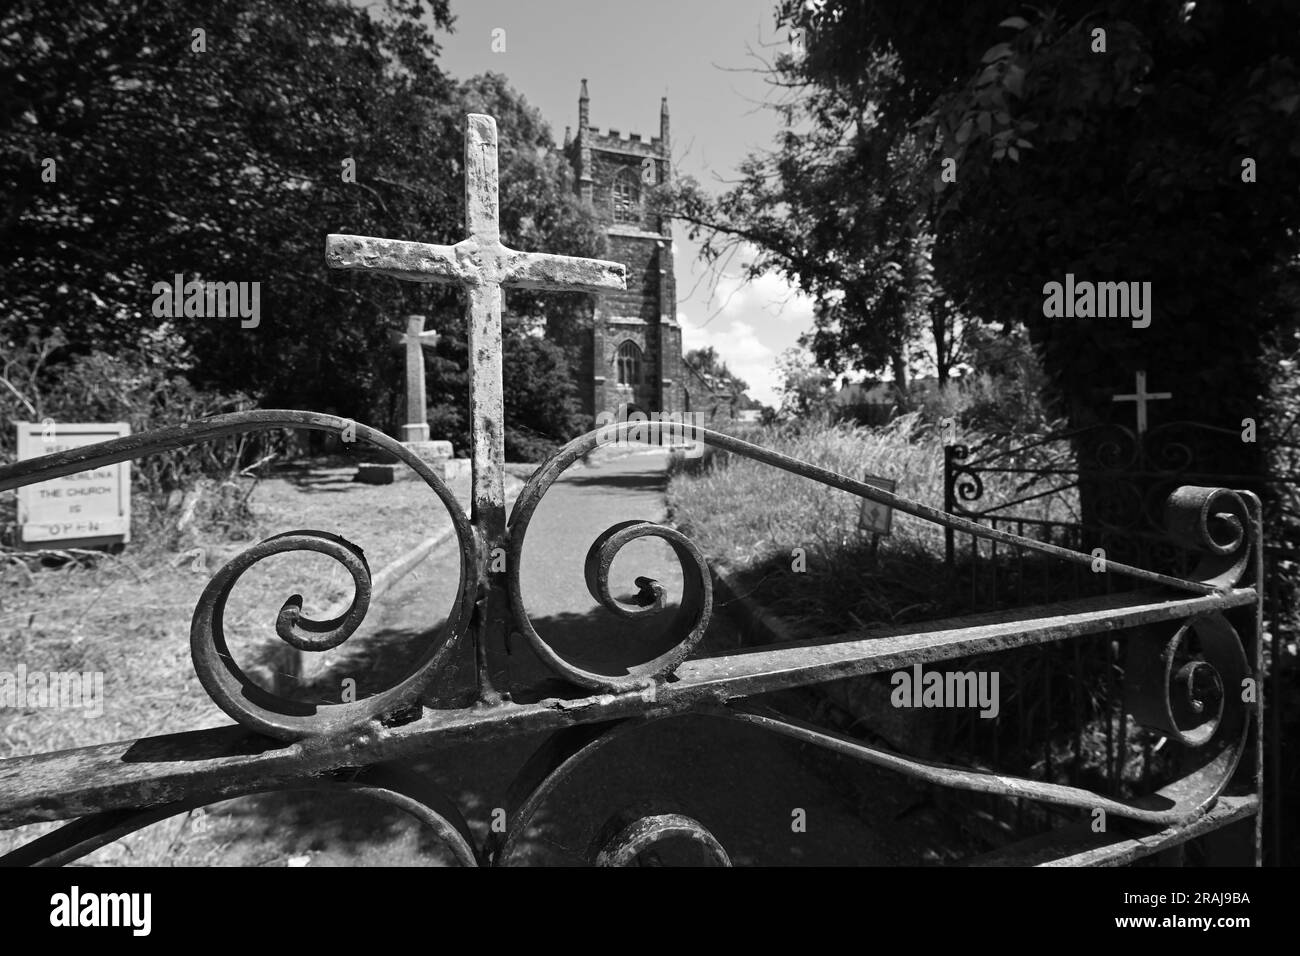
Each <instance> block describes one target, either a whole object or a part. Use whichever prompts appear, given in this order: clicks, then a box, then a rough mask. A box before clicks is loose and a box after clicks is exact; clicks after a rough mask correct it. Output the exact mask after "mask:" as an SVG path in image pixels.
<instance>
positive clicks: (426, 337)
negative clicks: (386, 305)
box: [393, 315, 438, 442]
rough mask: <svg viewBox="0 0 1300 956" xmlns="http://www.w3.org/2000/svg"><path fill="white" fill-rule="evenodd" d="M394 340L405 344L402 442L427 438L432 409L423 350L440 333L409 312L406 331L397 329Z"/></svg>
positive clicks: (421, 440)
mask: <svg viewBox="0 0 1300 956" xmlns="http://www.w3.org/2000/svg"><path fill="white" fill-rule="evenodd" d="M393 342H394V344H396V345H399V346H405V347H406V424H405V425H403V426H402V441H404V442H425V441H428V440H429V410H428V408H427V402H426V400H425V396H424V350H425V349H431V348H433V347H434V346H435V345H437V344H438V333H437V332H434V331H428V332H426V331H425V330H424V316H422V315H408V316H407V317H406V331H405V332H397V331H394V332H393Z"/></svg>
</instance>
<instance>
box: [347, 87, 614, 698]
mask: <svg viewBox="0 0 1300 956" xmlns="http://www.w3.org/2000/svg"><path fill="white" fill-rule="evenodd" d="M498 186H499V174H498V171H497V124H496V120H495V119H493V118H492V117H491V116H484V115H482V114H479V113H470V114H469V115H468V116H466V117H465V231H466V232H467V233H468V234H469V236H468V238H466V239H462V240H461V241H460V242H458V243H456V244H455V245H453V246H443V245H431V244H428V243H423V242H405V241H401V240H397V239H375V238H371V237H368V236H340V235H331V236H328V237H327V238H326V240H325V259H326V262H327V264H328V265H329V267H330V268H331V269H359V270H362V271H365V272H371V273H375V274H377V275H385V276H393V277H394V278H397V279H405V280H408V281H411V282H439V283H457V284H459V285H460V286H462V287H463V288H464V290H465V298H466V326H467V328H468V330H469V390H470V402H469V403H470V437H471V442H472V446H473V447H472V451H471V466H470V467H471V469H472V476H473V477H472V484H473V496H472V505H471V511H470V518H471V520H472V521H473V523H474V525H475V527H476V528H477V529H478V532H479V534H480V535H481V536H482V539H483V545H484V556H485V557H484V558H481V560H484V562H485V569H484V574H485V576H486V580H487V582H488V587H489V588H491V589H492V590H493V591H495V592H496V598H497V599H496V600H493V601H491V602H489V606H490V607H495V608H496V609H497V610H496V612H494V614H493V617H494V619H493V620H490V621H486V622H484V633H485V636H484V638H483V640H481V641H480V644H479V646H478V648H477V649H476V653H477V655H478V658H479V660H480V662H481V663H484V664H486V665H487V666H486V667H483V668H481V669H480V672H481V673H485V674H489V676H488V677H487V678H486V679H485V680H484V682H483V683H481V684H480V687H479V696H480V699H482V700H484V701H489V702H491V701H495V700H499V699H500V695H499V693H498V692H497V691H496V690H495V688H494V684H495V683H496V682H497V680H498V675H496V674H495V673H490V672H495V671H496V670H497V669H498V668H499V667H500V666H502V662H503V660H504V643H503V641H504V631H505V626H506V618H505V616H504V613H505V608H506V607H507V606H508V604H509V599H508V597H507V596H506V589H505V581H506V574H505V572H504V571H494V570H490V569H488V568H487V566H486V562H487V561H490V560H491V558H492V556H493V554H494V553H496V552H497V551H500V552H501V553H502V554H504V550H503V549H504V547H505V543H506V510H505V468H504V463H505V436H504V434H503V432H502V429H501V422H502V421H503V420H504V408H503V398H502V384H501V300H502V292H501V290H502V287H505V286H510V287H513V288H520V289H544V290H553V291H557V292H601V291H603V290H618V289H625V288H626V287H627V280H626V273H627V270H626V267H625V266H623V265H621V264H620V263H617V262H606V261H604V260H602V259H579V258H574V257H571V256H557V255H550V254H547V253H541V252H517V251H515V250H514V249H510V248H508V247H507V246H505V245H503V244H502V243H501V222H500V210H499V208H498V199H497V192H498Z"/></svg>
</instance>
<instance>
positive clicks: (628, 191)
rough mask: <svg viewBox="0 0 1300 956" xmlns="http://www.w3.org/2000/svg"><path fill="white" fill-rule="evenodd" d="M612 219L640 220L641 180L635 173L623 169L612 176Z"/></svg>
mask: <svg viewBox="0 0 1300 956" xmlns="http://www.w3.org/2000/svg"><path fill="white" fill-rule="evenodd" d="M613 192H614V221H615V222H640V221H641V181H640V180H639V179H637V176H636V173H635V172H634V171H633V170H630V169H624V170H622V171H621V172H619V174H618V175H617V176H615V177H614V189H613Z"/></svg>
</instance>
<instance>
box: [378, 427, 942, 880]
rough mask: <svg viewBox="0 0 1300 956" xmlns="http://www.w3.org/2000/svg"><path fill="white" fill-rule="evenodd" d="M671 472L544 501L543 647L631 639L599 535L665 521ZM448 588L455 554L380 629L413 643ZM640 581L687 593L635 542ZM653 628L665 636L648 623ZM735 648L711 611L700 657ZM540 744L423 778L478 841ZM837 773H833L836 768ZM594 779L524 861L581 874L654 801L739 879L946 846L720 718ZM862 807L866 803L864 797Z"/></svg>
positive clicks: (626, 584) (880, 777)
mask: <svg viewBox="0 0 1300 956" xmlns="http://www.w3.org/2000/svg"><path fill="white" fill-rule="evenodd" d="M666 465H667V454H666V452H664V451H662V450H655V451H650V452H638V453H633V454H627V455H623V456H619V457H611V458H606V459H603V460H597V461H594V462H593V463H592V464H590V465H589V466H587V467H584V468H571V469H569V471H568V472H567V473H566V474H565V475H564V477H562V478H561V479H560V480H558V481H557V482H556V483H555V485H554V486H552V488H551V489H550V490H549V491H548V492H547V494H546V495H545V497H544V498H543V499H542V502H541V504H540V505H539V506H538V508H537V511H536V513H535V515H534V517H533V519H532V522H531V523H530V526H529V529H528V534H527V536H526V538H525V545H524V552H523V564H522V568H521V583H522V589H523V593H524V596H525V601H526V605H527V608H528V611H529V615H530V617H531V619H532V621H533V623H534V627H535V628H536V629H537V631H538V632H539V633H540V634H542V635H543V636H544V637H546V638H548V639H553V640H555V641H556V642H557V644H558V642H559V636H560V634H561V633H562V632H563V633H565V634H566V635H568V636H570V637H571V636H572V635H573V634H574V633H577V634H578V635H579V639H581V638H587V639H592V638H597V637H598V638H599V639H600V640H601V641H602V642H604V643H605V644H606V645H608V644H609V643H610V642H611V641H612V640H617V638H612V637H611V634H610V631H609V628H610V623H611V622H616V624H617V626H618V627H620V628H624V627H625V626H626V624H625V622H624V621H622V620H620V619H616V618H614V617H613V615H611V614H609V612H607V611H605V610H604V609H603V608H600V607H599V605H598V604H597V603H596V601H595V600H594V599H593V598H592V597H591V595H590V594H589V593H588V592H587V588H586V584H585V581H584V578H583V559H584V558H585V556H586V554H587V549H588V548H589V547H590V546H591V543H592V541H593V540H594V539H595V538H596V537H597V535H599V534H600V533H601V532H602V531H604V530H605V529H606V528H608V527H609V526H611V525H613V524H615V523H617V522H620V521H626V520H629V519H633V518H637V519H646V520H650V521H666V520H667V513H666V508H665V501H664V490H665V488H666V486H667V476H666V471H665V469H666ZM454 574H455V570H454V555H451V554H448V553H445V552H441V553H439V554H438V555H437V557H436V558H434V559H431V560H430V561H428V562H426V566H425V567H423V568H421V569H420V570H419V572H417V573H413V574H412V575H411V577H410V578H409V579H408V580H406V581H404V582H403V583H402V584H401V585H399V586H398V587H397V589H396V590H395V592H394V593H392V594H391V596H390V597H389V599H388V600H386V601H385V602H384V603H385V608H386V611H385V620H384V621H383V626H384V627H385V628H386V629H387V628H393V629H400V630H407V629H409V630H410V631H418V630H419V629H420V628H421V627H422V621H421V612H420V609H421V608H422V606H424V604H425V602H426V600H427V589H428V586H429V584H430V582H432V581H435V580H454ZM637 575H645V576H647V577H651V578H655V579H656V580H658V581H660V582H661V583H662V584H664V586H665V587H667V588H668V592H669V594H670V595H673V596H674V597H675V596H676V595H679V594H680V592H681V572H680V570H679V568H678V566H677V562H676V559H675V558H674V557H673V556H672V552H671V550H670V549H669V548H668V546H667V545H665V544H664V543H663V542H661V541H658V540H655V539H645V540H638V541H635V542H632V543H631V544H629V545H628V546H627V547H626V548H625V549H624V550H623V551H622V552H620V553H619V555H618V557H617V558H616V559H615V563H614V567H613V569H612V571H611V575H610V581H611V590H613V591H615V592H616V593H619V592H620V591H621V596H623V597H627V596H630V595H631V594H632V593H634V592H635V590H636V589H635V587H634V586H633V584H632V581H633V578H635V577H636V576H637ZM661 616H666V615H661ZM647 624H648V626H650V627H652V628H653V627H654V626H655V622H654V620H653V619H652V620H651V621H649V622H647ZM738 642H739V636H738V634H737V632H736V631H735V630H734V628H733V627H732V625H731V624H730V622H729V621H727V620H726V618H725V616H724V615H723V614H720V613H718V612H717V610H716V609H715V614H714V619H713V622H712V623H711V625H710V628H709V634H708V638H707V646H704V647H702V648H701V649H700V653H705V654H707V653H711V652H716V651H717V650H719V649H722V648H725V647H735V646H737V644H738ZM538 666H539V667H540V665H538ZM538 676H540V674H539V675H538ZM542 739H543V738H540V737H528V738H518V739H513V740H506V741H501V742H494V743H490V744H484V745H480V746H478V747H473V748H460V749H458V750H455V751H448V752H446V753H445V754H443V755H440V758H439V759H438V760H436V761H429V763H428V764H427V766H426V768H425V769H426V771H427V772H429V773H431V774H432V775H433V776H434V777H435V778H437V779H438V780H439V782H440V783H441V785H442V786H443V788H444V790H445V791H446V792H447V793H448V794H449V795H450V796H452V797H453V799H456V800H457V801H458V802H459V803H460V805H461V806H462V808H464V810H465V813H466V816H467V817H468V818H469V820H470V824H471V827H472V828H473V829H474V831H475V833H476V834H477V835H479V836H480V837H482V836H483V835H485V834H486V832H487V830H488V827H489V825H490V820H491V816H492V809H493V808H494V807H497V806H500V805H501V804H502V802H503V797H504V793H505V790H506V788H507V787H508V786H509V784H510V781H511V779H512V777H513V774H514V773H515V771H516V770H517V769H518V767H519V766H520V765H521V764H522V762H523V761H524V760H525V759H526V758H527V756H528V755H529V754H530V753H531V752H532V751H533V750H534V749H535V748H536V747H537V746H538V745H539V744H540V743H541V741H542ZM827 762H829V763H831V764H835V766H834V767H830V768H828V767H827V766H825V764H826V763H827ZM827 769H829V770H830V773H826V772H825V771H826V770H827ZM590 770H591V771H592V772H591V773H581V774H579V775H578V776H576V777H575V778H574V779H573V780H572V781H571V782H569V783H568V784H566V785H565V787H564V788H563V789H562V790H561V791H560V792H559V793H557V794H556V796H555V798H554V799H553V800H552V804H551V806H549V807H548V808H547V810H546V811H545V812H544V814H543V815H542V816H541V817H540V818H539V823H540V824H541V825H540V827H539V828H538V829H539V831H540V832H538V833H537V834H536V835H535V837H534V838H533V839H531V840H529V841H527V844H526V846H525V847H524V848H523V850H522V851H521V852H522V853H523V854H524V859H525V860H527V861H530V862H539V863H542V862H544V863H552V864H562V863H566V862H576V859H575V852H574V851H575V850H580V849H583V848H585V846H586V845H587V843H588V841H589V840H590V838H591V835H592V834H593V833H594V832H595V830H596V829H598V828H599V827H600V826H601V824H602V823H603V822H604V820H605V819H606V818H607V815H609V814H612V813H613V812H614V811H615V810H617V809H620V808H622V807H624V806H627V805H630V804H634V803H639V802H641V801H642V800H643V799H645V798H646V797H648V796H650V795H658V796H660V797H661V798H664V799H667V800H669V801H670V802H672V803H674V804H675V805H676V807H677V808H678V809H682V810H684V811H685V812H688V813H691V814H692V815H694V816H697V817H698V818H699V819H701V820H702V821H703V822H704V823H705V824H706V825H707V826H709V827H710V828H711V829H712V830H713V831H714V832H715V833H716V834H717V836H718V838H719V839H720V840H721V842H722V844H723V845H724V846H725V847H727V848H728V850H729V852H730V853H731V854H732V855H733V857H734V858H735V861H736V862H737V863H738V864H751V865H752V864H758V865H763V864H766V865H783V864H784V865H790V864H795V865H797V864H803V863H814V862H815V863H823V864H841V865H867V864H895V863H899V862H908V861H912V862H921V860H922V859H923V854H924V848H925V847H926V846H929V845H932V844H936V843H937V842H938V841H937V840H936V839H935V837H936V836H937V835H936V834H934V833H932V832H927V829H926V828H925V827H923V826H922V824H921V821H913V820H912V818H911V817H908V818H907V819H906V820H904V821H897V822H896V821H895V820H894V819H893V817H895V816H896V815H897V814H899V813H901V812H902V811H904V810H906V809H908V808H909V807H911V806H913V805H914V804H916V803H917V801H918V799H919V794H918V793H917V792H916V791H914V790H913V789H911V788H910V787H909V786H906V785H904V784H901V783H900V781H899V778H897V777H893V776H891V775H888V774H884V773H881V772H878V771H874V770H872V769H871V768H866V767H860V766H856V765H848V764H845V763H843V762H840V761H836V760H835V759H834V758H830V757H826V756H824V755H822V754H820V753H817V752H815V748H808V747H805V746H803V745H800V744H797V743H795V742H793V741H788V740H786V739H784V738H780V737H776V736H774V735H769V734H765V733H763V732H761V731H756V730H754V729H752V728H749V727H745V726H741V725H739V724H735V723H732V722H730V721H726V720H721V719H718V718H708V717H684V718H676V719H671V720H665V721H660V722H658V723H656V724H653V725H650V726H648V727H646V728H645V729H644V730H643V731H640V732H639V733H638V735H637V737H635V738H633V740H632V741H629V742H628V743H627V744H625V745H623V746H622V747H619V748H616V749H615V752H613V753H610V754H609V755H608V757H603V758H601V759H600V760H598V761H595V762H594V763H593V766H592V767H591V768H590ZM866 793H870V794H871V796H870V800H871V802H870V803H869V804H868V803H867V800H866V799H864V798H863V797H862V795H863V794H866ZM663 808H664V807H663V805H662V804H661V805H660V806H659V807H658V808H657V809H663ZM796 810H803V811H805V814H804V815H805V816H806V819H807V828H806V832H802V833H800V832H795V831H794V829H793V827H792V824H793V821H794V819H795V811H796ZM863 811H865V816H862V815H860V814H861V813H862V812H863ZM917 831H920V832H917ZM410 862H417V861H416V860H411V861H410Z"/></svg>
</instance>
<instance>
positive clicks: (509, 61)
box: [439, 0, 812, 404]
mask: <svg viewBox="0 0 1300 956" xmlns="http://www.w3.org/2000/svg"><path fill="white" fill-rule="evenodd" d="M451 8H452V12H453V14H454V15H455V17H456V23H455V26H454V31H455V32H454V33H452V34H450V35H448V34H445V33H442V34H439V41H440V42H441V44H442V47H443V51H442V57H441V62H442V66H443V68H444V69H445V70H446V71H447V72H448V73H450V74H451V75H452V76H454V77H456V78H458V79H464V78H466V77H470V76H473V75H475V74H478V73H484V72H487V71H493V72H496V73H503V74H505V75H506V76H507V77H508V78H509V80H510V84H511V85H512V86H513V87H514V88H515V89H517V90H518V91H519V92H520V93H522V94H523V96H524V98H525V99H526V100H527V101H528V102H529V103H531V104H533V105H534V106H536V107H537V108H538V109H539V110H540V111H541V113H542V115H543V116H544V117H545V119H546V120H547V122H548V123H549V124H550V125H551V129H552V132H553V133H554V136H555V139H556V142H557V143H558V142H560V141H561V140H562V139H563V137H564V127H565V126H571V127H575V128H576V127H577V124H578V88H579V86H580V84H581V81H582V79H583V78H584V77H585V78H586V79H587V82H588V92H589V93H590V96H591V117H590V122H591V125H593V126H596V127H599V128H600V129H609V128H610V127H613V128H615V129H617V130H620V131H621V132H622V133H623V135H625V136H626V135H627V134H628V133H640V134H641V135H642V136H643V137H645V138H646V139H647V140H648V139H650V137H651V136H657V135H659V100H660V98H661V97H663V96H667V97H668V108H669V111H670V114H671V117H672V128H671V136H672V152H673V161H674V167H675V170H676V173H677V174H678V175H691V176H694V177H695V178H696V179H698V180H699V181H700V183H701V184H703V185H704V186H705V187H706V188H707V189H708V190H709V191H710V192H714V193H718V192H722V191H723V190H724V189H725V188H726V182H725V181H726V180H729V179H734V178H735V176H736V168H737V166H738V165H739V163H740V162H741V160H743V159H744V157H745V156H746V155H747V154H748V153H749V152H751V151H754V150H758V149H766V148H769V147H771V146H772V144H773V141H774V137H775V135H776V133H777V130H778V120H777V117H776V115H775V114H774V113H773V112H772V111H771V110H769V109H765V108H763V106H762V104H763V103H764V102H767V101H769V100H770V97H771V94H770V92H769V90H768V88H767V86H766V84H765V83H764V82H763V79H762V76H761V75H760V74H759V73H757V72H753V71H755V70H757V69H758V68H759V67H760V66H761V64H760V63H759V61H758V60H756V59H755V58H754V57H753V56H752V55H751V54H750V51H752V52H753V53H755V54H758V55H761V56H765V57H766V58H768V59H770V58H771V55H772V54H773V53H774V52H775V51H776V50H778V49H783V48H784V47H785V37H784V31H782V33H780V34H778V33H777V31H776V27H775V21H774V17H773V8H774V2H773V0H451ZM497 29H501V30H504V31H505V33H504V41H505V42H504V45H505V50H504V52H494V51H493V49H492V46H493V31H494V30H497ZM500 45H501V44H498V46H500ZM673 233H674V249H675V252H676V255H675V260H674V268H675V271H676V275H677V295H678V303H677V319H678V321H679V322H680V323H681V326H682V340H683V345H684V347H685V348H687V349H692V348H700V347H702V346H707V345H712V346H713V347H714V348H716V349H717V350H718V353H719V354H720V355H721V356H722V358H723V359H724V360H725V361H726V363H727V366H728V367H729V368H730V369H731V370H732V371H733V372H735V373H736V374H737V375H739V376H740V377H741V378H742V379H744V380H745V381H746V382H748V383H749V385H750V390H749V394H750V395H751V396H752V397H753V398H755V399H757V400H759V401H761V402H764V403H767V404H777V396H776V393H775V391H774V386H775V385H776V384H777V376H776V370H775V362H776V358H777V356H778V355H779V354H780V353H781V352H782V351H783V350H784V349H786V348H789V347H791V346H793V345H794V344H795V340H796V339H797V338H798V336H799V334H800V333H802V332H804V331H807V330H808V329H809V328H811V326H812V303H811V301H810V300H808V299H807V298H806V297H804V296H802V295H800V294H798V293H796V292H794V290H792V289H791V288H790V287H789V285H788V284H786V283H785V282H784V281H783V280H782V279H780V278H779V277H777V276H775V275H772V276H766V277H764V278H762V279H760V280H758V281H757V282H754V283H750V284H742V283H741V281H740V278H739V273H738V270H737V269H736V268H735V267H734V264H733V267H732V268H730V269H729V270H727V271H725V272H724V273H723V274H722V275H720V276H716V277H715V276H712V275H710V274H709V271H708V269H707V268H706V267H705V266H704V265H703V264H702V263H700V262H699V261H698V259H697V257H696V253H697V249H698V244H697V243H693V242H691V241H690V240H688V239H687V238H686V233H685V230H684V229H682V228H681V227H680V226H676V227H674V230H673ZM715 279H716V282H715Z"/></svg>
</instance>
